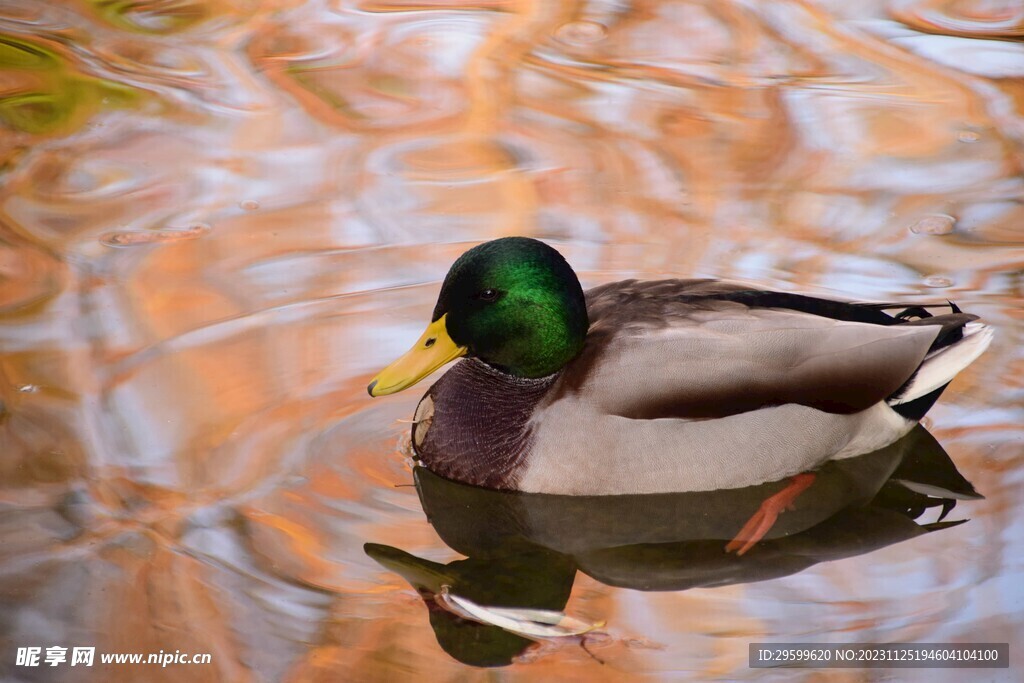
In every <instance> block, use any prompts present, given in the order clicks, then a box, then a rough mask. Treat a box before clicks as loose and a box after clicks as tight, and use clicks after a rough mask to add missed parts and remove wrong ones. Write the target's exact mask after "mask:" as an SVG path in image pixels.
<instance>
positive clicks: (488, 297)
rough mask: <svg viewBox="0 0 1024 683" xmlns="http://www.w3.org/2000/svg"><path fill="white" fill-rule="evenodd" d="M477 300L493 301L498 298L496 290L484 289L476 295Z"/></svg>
mask: <svg viewBox="0 0 1024 683" xmlns="http://www.w3.org/2000/svg"><path fill="white" fill-rule="evenodd" d="M476 298H477V299H480V300H481V301H494V300H495V299H497V298H498V290H496V289H485V290H483V291H482V292H479V293H478V294H477V295H476Z"/></svg>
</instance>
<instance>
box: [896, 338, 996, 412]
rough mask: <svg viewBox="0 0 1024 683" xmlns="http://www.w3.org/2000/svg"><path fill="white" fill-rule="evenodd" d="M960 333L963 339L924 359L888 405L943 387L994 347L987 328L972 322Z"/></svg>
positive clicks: (934, 351)
mask: <svg viewBox="0 0 1024 683" xmlns="http://www.w3.org/2000/svg"><path fill="white" fill-rule="evenodd" d="M961 329H962V332H961V335H962V336H961V337H960V339H958V340H957V341H954V342H953V343H951V344H948V345H945V346H940V347H939V348H936V349H934V350H932V351H931V352H930V353H929V354H928V355H927V356H926V357H925V359H924V362H923V363H921V367H919V368H918V369H917V372H916V373H914V376H913V377H911V378H910V380H909V381H908V382H907V383H906V384H905V385H903V387H901V388H900V390H899V391H898V392H897V393H896V394H894V395H893V396H892V397H891V398H890V399H889V400H888V403H889V405H892V406H898V405H902V404H905V403H909V402H910V401H913V400H915V399H919V398H922V397H924V396H926V395H928V394H931V393H933V392H935V391H936V390H938V389H940V388H941V387H944V386H945V385H946V384H948V383H949V382H950V380H952V379H953V378H954V377H956V376H957V374H959V373H960V372H961V371H962V370H963V369H964V368H966V367H967V366H968V365H970V364H971V363H973V362H974V361H975V360H976V359H977V358H978V356H980V355H981V354H982V353H984V352H985V349H987V348H988V345H989V344H990V343H992V328H990V327H988V326H987V325H983V324H981V323H977V322H969V323H966V324H964V325H962V326H961Z"/></svg>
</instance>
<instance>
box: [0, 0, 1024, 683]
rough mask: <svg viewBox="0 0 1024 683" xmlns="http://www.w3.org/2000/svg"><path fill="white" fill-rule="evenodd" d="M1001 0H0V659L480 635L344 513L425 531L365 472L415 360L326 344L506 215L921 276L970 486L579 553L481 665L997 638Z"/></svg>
mask: <svg viewBox="0 0 1024 683" xmlns="http://www.w3.org/2000/svg"><path fill="white" fill-rule="evenodd" d="M1022 25H1024V23H1022V17H1021V14H1020V11H1019V7H1017V4H1016V3H1013V2H988V1H983V0H976V1H968V0H956V1H954V0H945V1H936V0H899V1H897V0H892V1H891V2H887V1H884V0H872V1H871V2H862V3H850V2H837V1H834V0H819V1H817V2H813V1H811V0H805V1H799V0H783V1H779V2H772V3H749V2H738V1H737V2H701V1H698V0H688V1H678V2H637V3H630V4H614V3H612V4H608V3H585V2H557V3H556V2H540V1H539V0H534V1H529V0H516V1H512V0H509V1H497V0H496V1H494V2H486V1H482V2H473V3H446V2H425V1H420V2H369V1H367V2H343V1H341V0H323V1H310V2H301V1H300V0H276V1H275V2H264V3H250V2H242V1H240V0H209V1H207V2H198V1H195V2H193V1H188V2H186V1H179V0H173V1H170V0H169V1H166V2H146V3H134V2H113V1H111V2H107V1H103V2H100V1H97V0H67V1H65V2H48V3H40V2H35V1H34V0H7V1H6V2H3V3H0V38H2V39H3V41H4V42H3V45H5V46H7V47H8V48H11V46H14V48H12V49H13V50H14V51H13V52H10V53H8V52H0V57H2V59H3V69H2V71H0V127H2V128H0V173H2V174H3V175H2V182H0V473H2V477H0V505H2V507H0V602H2V603H3V605H4V606H3V609H0V650H2V653H0V676H4V677H14V678H18V677H20V678H23V679H25V680H47V678H46V676H47V675H48V674H49V673H50V672H48V671H46V670H44V669H37V670H30V669H24V668H23V669H18V670H16V671H14V672H13V673H11V672H12V669H11V663H10V662H11V661H13V659H12V658H13V652H14V649H15V648H16V647H17V646H24V645H41V646H44V647H45V646H48V645H53V644H60V645H65V646H68V647H71V646H74V645H95V646H96V647H97V648H98V649H101V650H106V651H115V652H129V651H147V652H148V651H157V650H160V649H164V650H174V649H180V650H182V651H209V652H211V653H212V654H213V662H214V663H213V665H212V666H208V667H196V668H194V669H190V670H189V672H188V675H189V679H190V680H191V679H192V678H193V677H194V678H195V679H196V680H243V681H244V680H252V681H262V680H290V681H308V680H339V679H341V680H393V679H395V678H399V677H410V676H417V675H419V676H429V677H434V678H437V679H441V680H449V679H459V680H461V679H463V678H467V677H468V678H475V677H477V676H482V675H484V674H483V673H481V672H476V671H473V670H469V669H466V668H465V667H464V666H463V665H461V664H459V663H457V662H455V661H454V660H453V659H451V658H449V657H448V656H447V655H446V654H445V653H444V652H443V651H441V650H440V649H439V648H438V646H437V643H436V641H435V639H434V635H433V633H432V631H431V630H430V628H429V626H428V624H427V615H426V613H425V611H424V609H423V606H422V603H421V601H420V600H419V598H418V597H417V596H416V595H415V594H414V593H413V592H412V591H411V590H410V589H409V587H408V585H407V584H405V583H404V582H403V581H402V580H401V579H400V578H399V577H398V576H396V575H395V574H393V573H391V572H388V571H386V570H384V569H383V568H381V567H380V566H379V565H377V564H376V563H375V562H374V561H373V560H372V559H370V558H369V557H367V556H366V555H365V554H364V553H363V550H362V548H363V544H364V543H365V542H367V541H372V542H375V543H380V544H388V545H392V546H396V547H400V548H403V549H404V550H406V551H408V552H410V553H414V554H416V555H419V556H423V557H428V558H430V559H433V560H435V561H437V562H449V561H451V559H453V557H455V556H454V554H453V551H451V550H450V549H448V548H447V547H446V546H445V545H444V544H443V543H441V541H440V540H439V539H438V537H437V535H436V534H435V533H434V531H433V529H432V528H431V527H430V525H429V524H428V523H427V522H426V520H425V519H424V517H423V512H422V510H421V508H420V504H419V500H418V498H417V496H416V493H415V491H414V490H413V489H411V488H408V487H405V486H404V485H406V484H409V483H411V471H410V469H409V467H408V465H407V463H406V462H405V460H404V456H403V455H401V454H400V452H399V450H398V444H399V441H400V439H401V437H402V435H403V434H404V433H405V431H406V426H407V425H405V424H404V423H402V422H400V421H399V420H401V419H405V418H408V417H409V415H410V414H411V412H412V407H413V405H414V403H415V400H416V398H417V397H416V396H414V395H409V396H400V397H396V398H393V399H388V400H387V401H376V402H374V403H372V404H371V403H370V402H369V399H368V398H367V397H366V394H365V385H366V383H367V380H368V379H369V377H370V375H371V374H372V373H373V372H374V371H375V370H376V369H378V368H380V367H382V366H383V365H384V364H385V363H386V362H387V361H389V360H390V359H392V358H393V357H395V356H396V355H397V354H398V353H400V352H401V351H403V350H404V349H405V347H406V346H407V345H408V343H409V341H410V340H411V339H413V338H415V337H416V336H417V334H418V331H419V327H420V325H421V322H422V319H423V316H424V314H425V312H429V310H430V308H431V306H432V305H433V299H434V296H435V295H436V288H437V284H438V282H439V280H440V278H442V277H443V275H444V273H445V271H446V270H447V267H448V265H449V264H450V263H451V262H452V261H453V260H454V258H455V257H456V256H457V255H458V254H460V253H461V252H462V251H464V250H465V248H466V247H467V246H468V245H470V244H472V243H475V242H478V241H480V240H485V239H490V238H493V237H497V236H500V235H506V234H526V235H533V236H537V237H541V238H544V239H547V240H550V241H552V242H553V243H555V244H556V245H557V246H558V247H559V248H560V249H561V250H562V251H563V253H565V254H566V256H567V257H568V258H569V260H570V261H571V262H572V263H573V264H574V265H575V267H576V269H577V270H578V271H579V272H580V274H581V276H582V278H583V279H584V281H585V284H588V285H589V284H596V283H599V282H604V281H608V280H613V279H620V278H623V277H632V276H640V277H656V276H661V275H665V274H674V275H700V276H714V277H728V278H734V279H743V280H754V281H757V282H760V283H763V284H766V285H769V286H774V287H778V288H782V289H787V290H800V291H809V292H816V293H822V294H826V295H834V296H845V297H849V298H858V299H878V300H887V299H892V298H898V299H900V300H906V301H932V300H936V299H939V300H941V299H945V298H952V299H955V300H956V301H957V302H958V303H960V304H961V305H962V306H963V308H964V309H965V310H970V311H972V312H976V313H978V314H980V315H982V316H983V317H984V318H985V319H986V321H987V322H989V323H991V324H993V325H994V326H995V327H996V328H997V336H996V340H995V343H994V344H993V347H992V349H991V350H990V351H989V352H988V353H987V354H986V355H985V356H984V357H983V358H982V359H981V360H980V361H979V362H977V363H976V364H975V365H974V366H972V367H971V369H970V370H969V371H968V372H966V373H964V374H963V375H962V376H961V378H960V379H958V380H957V382H955V383H954V384H953V386H952V387H951V388H950V390H949V391H948V392H947V393H946V395H945V396H944V398H943V401H942V402H941V403H940V405H939V406H938V407H937V408H936V409H935V410H934V411H933V412H932V414H931V420H932V422H933V429H932V431H933V433H934V434H935V435H936V436H937V437H938V438H939V440H940V441H941V442H942V443H943V445H944V446H945V447H946V449H947V450H948V451H949V453H950V454H951V456H952V457H953V459H954V460H955V461H956V462H957V464H958V465H959V466H960V469H961V471H963V472H964V474H965V475H966V476H968V478H970V479H971V481H972V482H973V483H974V484H975V485H976V486H977V488H978V489H979V490H980V491H982V492H983V493H985V495H986V496H987V499H986V500H985V501H980V502H977V503H973V504H972V507H971V510H970V515H971V516H972V518H973V520H972V522H971V523H970V524H967V525H963V526H961V527H957V528H955V529H949V530H946V531H944V533H943V534H941V535H934V536H924V537H920V538H917V539H914V540H913V541H909V542H906V543H903V544H900V545H896V546H892V547H889V548H886V549H884V550H879V551H877V552H875V553H872V554H869V555H864V556H860V557H856V558H850V559H847V560H844V561H842V562H835V563H826V564H822V565H817V566H815V567H814V568H812V569H808V570H807V571H805V572H803V573H800V574H796V575H794V576H790V577H788V578H783V579H778V580H775V581H771V582H767V583H762V584H750V585H736V586H728V587H723V588H717V589H694V590H689V591H684V592H678V593H658V594H645V593H637V592H633V591H629V590H625V589H616V588H611V587H609V586H606V585H604V584H601V583H599V582H597V581H595V580H593V579H590V578H588V577H586V576H583V575H581V576H580V577H579V578H578V579H577V581H576V583H575V584H574V586H573V588H572V594H571V595H570V598H569V602H568V608H567V609H569V610H570V611H571V612H572V613H574V614H577V615H580V616H582V617H584V618H589V619H593V620H600V619H607V620H608V622H609V629H610V630H611V632H612V633H613V635H614V636H615V638H617V640H616V643H617V644H616V645H615V646H614V647H611V648H608V649H607V650H606V651H604V652H603V653H602V657H603V658H604V659H605V660H606V664H605V665H604V666H602V665H599V664H597V663H596V662H595V661H594V660H592V659H591V658H590V657H588V656H587V655H586V653H584V652H582V651H580V650H579V649H574V648H565V649H561V650H558V651H555V652H552V653H550V654H548V655H546V656H544V657H540V658H539V659H538V660H537V661H535V662H532V663H523V664H517V665H514V666H512V667H511V668H509V669H507V670H506V672H507V676H508V677H509V678H510V679H516V680H518V679H530V680H533V679H535V678H536V677H546V676H556V675H560V676H576V677H586V678H587V679H588V680H589V679H593V680H622V679H623V677H624V676H626V677H629V676H636V677H642V676H644V675H648V676H649V677H651V678H666V679H668V678H671V679H692V680H706V679H708V678H713V677H720V678H725V679H730V680H732V679H744V678H749V677H752V674H750V672H749V670H748V669H747V668H746V657H747V649H746V643H747V642H749V641H751V640H757V639H762V640H772V639H777V640H787V639H788V640H801V639H803V638H807V639H812V638H832V639H835V640H837V641H840V642H845V641H852V640H861V641H864V640H872V639H875V640H893V641H895V640H920V641H943V640H975V641H984V640H991V641H1000V642H1001V641H1005V640H1007V639H1009V640H1010V642H1012V643H1024V622H1022V620H1021V616H1020V610H1019V603H1020V599H1021V592H1020V588H1019V586H1020V585H1022V583H1021V579H1022V574H1024V563H1022V559H1021V558H1022V557H1024V547H1022V546H1024V529H1022V527H1021V524H1020V521H1019V520H1020V517H1021V514H1020V513H1021V512H1022V511H1024V496H1022V494H1021V492H1020V491H1021V472H1024V449H1022V446H1021V444H1022V443H1024V430H1022V424H1024V353H1022V351H1021V349H1022V348H1024V312H1022V311H1024V277H1022V272H1024V230H1022V228H1021V226H1022V225H1024V208H1022V207H1024V204H1022V201H1021V200H1022V197H1024V180H1022V173H1021V159H1022V153H1021V152H1022V146H1021V140H1022V136H1024V118H1022V111H1024V88H1022V86H1021V80H1020V76H1021V75H1024V45H1022V44H1021V43H1020V42H1019V41H1014V40H1008V39H1012V38H1016V37H1019V36H1020V34H1021V30H1022V29H1021V27H1022ZM4 55H6V56H4ZM25 55H28V57H25ZM33 55H34V57H33ZM937 217H938V218H937ZM413 393H415V392H413ZM940 536H941V537H940ZM630 644H632V645H637V644H640V645H642V646H641V647H630ZM60 671H61V675H62V680H103V681H114V680H138V679H139V676H140V675H141V674H140V671H139V669H137V668H136V669H133V668H132V667H130V666H123V667H119V668H118V667H114V668H108V669H105V670H101V669H91V670H82V669H75V670H71V669H70V668H66V669H61V670H60ZM910 673H911V676H913V675H915V672H910ZM926 673H927V675H928V677H929V679H930V680H934V679H935V678H936V677H937V674H936V672H934V671H932V672H927V671H921V672H917V674H920V678H922V679H923V676H924V674H926ZM945 673H956V672H955V671H952V672H938V678H939V679H940V680H942V677H941V674H945ZM64 674H67V678H66V679H65V678H64ZM144 674H145V677H146V680H181V676H182V672H181V669H174V668H170V667H169V668H167V669H157V668H154V669H152V670H150V669H147V670H146V671H145V672H144ZM858 677H859V674H858V672H849V671H846V672H844V671H836V672H830V673H828V675H827V676H824V675H823V676H816V675H813V674H811V675H807V676H806V677H805V678H806V679H807V680H857V679H858ZM946 680H959V679H957V678H955V677H952V676H950V677H947V678H946ZM1004 680H1010V679H1009V678H1007V679H1004Z"/></svg>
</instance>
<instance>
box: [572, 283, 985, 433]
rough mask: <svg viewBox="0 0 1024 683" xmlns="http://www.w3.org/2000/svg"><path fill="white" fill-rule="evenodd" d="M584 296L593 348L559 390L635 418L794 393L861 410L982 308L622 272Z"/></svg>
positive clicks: (741, 407) (766, 402) (695, 413)
mask: <svg viewBox="0 0 1024 683" xmlns="http://www.w3.org/2000/svg"><path fill="white" fill-rule="evenodd" d="M587 304H588V314H589V315H590V319H591V328H590V333H589V334H588V337H587V343H586V347H585V348H584V351H583V352H582V354H581V356H580V357H578V358H577V359H576V360H574V361H573V363H571V364H570V365H569V366H568V367H567V368H566V369H565V370H564V371H563V376H562V377H561V378H560V381H559V382H558V387H557V390H558V392H559V393H560V394H562V395H565V394H572V395H574V397H575V398H576V399H579V400H584V401H586V402H588V403H590V404H592V405H594V407H595V408H597V409H598V410H599V411H600V412H603V413H605V414H608V415H616V416H621V417H628V418H634V419H657V418H687V419H699V418H715V417H723V416H726V415H733V414H736V413H743V412H748V411H751V410H757V409H758V408H763V407H766V406H777V405H784V404H790V403H795V404H801V405H805V406H809V407H813V408H817V409H819V410H824V411H827V412H832V413H842V414H849V413H855V412H859V411H862V410H865V409H866V408H869V407H870V406H872V405H874V404H876V403H878V402H880V401H883V400H885V399H886V398H887V397H889V396H891V395H893V394H894V392H897V391H898V390H899V389H900V388H901V387H902V386H903V385H904V384H905V383H906V382H907V381H908V380H909V379H910V378H911V377H912V376H913V375H914V373H915V371H916V370H917V369H918V367H919V366H920V365H921V363H922V361H923V360H924V359H925V357H926V356H927V355H928V353H929V351H930V350H932V349H933V348H934V347H936V345H938V344H942V343H944V342H943V340H945V339H946V338H951V337H955V336H956V335H957V334H958V333H959V330H960V329H961V328H962V327H963V326H964V325H965V324H966V323H967V322H969V321H971V320H973V319H975V317H974V316H969V315H966V314H962V313H959V312H957V313H954V314H948V315H941V316H934V317H929V318H926V319H923V320H915V321H907V320H903V319H901V318H900V317H893V316H890V315H888V314H887V313H885V312H884V311H883V310H882V309H883V308H884V306H882V305H875V304H851V303H845V302H838V301H830V300H826V299H818V298H814V297H806V296H801V295H794V294H785V293H778V292H766V291H760V290H752V289H750V288H746V287H743V286H741V285H736V284H730V283H722V282H717V281H710V280H663V281H655V282H636V281H625V282H618V283H613V284H610V285H605V286H602V287H598V288H596V289H592V290H590V291H589V292H587ZM555 398H557V396H556V397H555Z"/></svg>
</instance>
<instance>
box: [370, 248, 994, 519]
mask: <svg viewBox="0 0 1024 683" xmlns="http://www.w3.org/2000/svg"><path fill="white" fill-rule="evenodd" d="M948 306H949V308H950V310H951V312H949V313H945V314H941V315H932V314H931V313H930V312H929V311H927V310H926V309H924V308H921V307H911V308H908V309H907V310H905V311H903V312H902V313H899V314H897V315H890V314H889V313H886V310H890V309H896V308H901V307H899V306H893V305H888V304H860V303H845V302H840V301H832V300H828V299H822V298H817V297H811V296H803V295H799V294H790V293H783V292H773V291H764V290H759V289H752V288H750V287H748V286H743V285H740V284H735V283H729V282H723V281H717V280H708V279H704V280H682V279H673V280H658V281H638V280H625V281H621V282H614V283H610V284H605V285H601V286H598V287H595V288H594V289H590V290H588V291H586V292H584V291H583V289H582V287H581V286H580V282H579V280H578V278H577V277H576V274H575V273H574V272H573V270H572V268H571V267H570V266H569V264H568V263H567V262H566V260H565V259H564V258H563V257H562V255H561V254H559V253H558V252H557V251H556V250H555V249H554V248H552V247H550V246H548V245H547V244H545V243H543V242H540V241H538V240H535V239H529V238H524V237H507V238H503V239H498V240H494V241H490V242H486V243H483V244H480V245H478V246H476V247H473V248H472V249H470V250H469V251H467V252H466V253H464V254H463V255H462V256H461V257H459V259H458V260H457V261H456V262H455V263H454V265H452V267H451V270H450V271H449V272H448V275H447V277H446V278H445V280H444V283H443V285H442V286H441V292H440V295H439V296H438V299H437V305H436V306H435V307H434V312H433V315H432V316H431V321H432V322H431V323H430V324H429V325H428V326H427V329H426V331H425V332H424V333H423V335H422V336H421V337H420V338H419V340H418V341H417V342H416V343H415V344H414V345H413V347H412V349H410V350H409V351H408V352H407V353H406V354H405V355H403V356H402V357H401V358H399V359H398V360H396V361H395V362H394V363H392V364H391V365H389V366H388V367H387V368H385V369H384V370H383V371H382V372H381V373H380V374H378V375H377V377H376V378H374V379H373V381H372V382H370V385H369V387H368V390H369V393H370V395H371V396H383V395H385V394H393V393H395V392H398V391H401V390H403V389H406V388H408V387H410V386H412V385H414V384H415V383H417V382H418V381H420V380H421V379H423V378H424V377H426V376H427V375H429V374H430V373H431V372H433V371H434V370H436V369H437V368H439V367H441V366H442V365H445V364H447V363H448V362H450V361H453V360H456V359H460V358H461V359H462V360H460V361H459V362H458V363H456V364H455V365H454V367H452V368H451V369H449V370H448V371H447V372H446V373H445V374H444V375H442V376H441V378H440V379H439V380H437V382H435V383H434V385H433V386H431V387H430V389H429V390H428V391H427V393H426V395H424V397H423V398H422V399H421V401H420V403H419V405H418V406H417V408H416V412H415V416H414V420H413V423H414V424H413V428H412V445H413V449H414V451H415V453H416V456H417V458H418V459H419V460H420V462H421V463H422V464H423V465H424V466H425V467H427V468H428V469H430V470H432V471H433V472H436V473H437V474H439V475H441V476H443V477H447V478H450V479H454V480H457V481H461V482H465V483H469V484H475V485H479V486H486V487H491V488H499V489H509V490H518V491H528V492H539V493H557V494H569V495H614V494H639V493H665V492H681V491H709V490H714V489H726V488H738V487H743V486H749V485H753V484H758V483H761V482H766V481H773V480H778V479H784V478H786V477H789V476H794V480H793V487H792V490H791V491H790V492H789V494H788V495H787V496H783V497H782V498H780V499H777V500H776V501H775V504H776V505H775V508H776V512H777V511H779V510H781V509H784V508H785V506H787V505H789V504H791V502H792V498H793V497H794V496H795V495H797V494H798V493H799V492H800V491H801V490H803V489H804V488H806V487H807V486H808V485H809V484H810V482H811V481H812V480H813V474H811V475H808V474H805V473H809V472H812V471H813V470H814V469H815V468H817V467H818V466H820V465H821V464H823V463H824V462H826V461H828V460H832V459H840V458H847V457H851V456H856V455H861V454H864V453H869V452H871V451H875V450H877V449H879V448H882V447H884V446H886V445H888V444H890V443H893V442H894V441H896V440H897V439H899V438H900V437H902V436H904V435H905V434H907V433H908V432H909V431H910V430H911V429H912V428H913V426H914V425H915V424H916V423H917V422H918V421H919V420H920V419H921V417H923V416H924V414H925V412H926V411H927V410H928V409H929V408H930V407H931V406H932V404H933V403H935V401H936V399H938V397H939V394H941V393H942V390H943V389H944V388H945V386H946V385H947V384H948V383H949V382H950V380H952V379H953V377H954V376H955V375H956V374H957V373H958V372H960V371H961V370H963V369H964V368H965V367H967V365H969V364H970V363H971V362H972V361H974V360H975V359H976V358H977V357H978V356H979V355H980V354H981V353H982V352H983V351H984V350H985V348H986V347H987V346H988V344H989V342H990V340H991V337H992V332H991V330H990V328H988V327H986V326H985V325H982V324H981V323H978V322H975V321H976V320H977V316H974V315H969V314H966V313H962V312H960V310H959V309H958V308H957V307H956V306H955V305H954V304H952V303H950V304H948ZM769 516H771V515H769ZM765 521H766V520H764V519H762V520H761V521H760V522H757V521H756V520H754V519H752V520H751V524H752V525H753V526H752V527H751V528H750V529H747V530H746V531H747V533H746V536H747V537H753V536H756V531H757V527H763V526H764V522H765ZM741 536H743V534H741ZM738 538H740V537H738Z"/></svg>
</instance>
